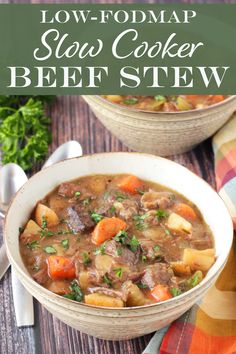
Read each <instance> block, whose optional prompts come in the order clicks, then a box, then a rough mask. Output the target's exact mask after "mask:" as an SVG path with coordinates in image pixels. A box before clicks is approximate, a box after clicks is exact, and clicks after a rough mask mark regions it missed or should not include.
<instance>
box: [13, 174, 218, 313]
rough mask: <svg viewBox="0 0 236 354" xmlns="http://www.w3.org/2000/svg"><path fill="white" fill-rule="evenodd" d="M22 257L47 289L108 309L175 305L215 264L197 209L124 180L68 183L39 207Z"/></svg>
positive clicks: (159, 189) (25, 233)
mask: <svg viewBox="0 0 236 354" xmlns="http://www.w3.org/2000/svg"><path fill="white" fill-rule="evenodd" d="M20 250H21V255H22V258H23V260H24V263H25V265H26V267H27V269H28V271H29V272H30V274H31V275H32V277H33V278H34V279H35V280H36V281H37V282H38V283H39V284H41V285H42V286H44V287H45V288H47V289H49V290H50V291H52V292H54V293H56V294H59V295H62V296H64V297H66V298H68V299H71V300H75V301H79V302H84V303H86V304H89V305H95V306H107V307H125V306H126V307H129V306H143V305H149V304H153V303H156V302H160V301H165V300H168V299H171V298H172V297H175V296H178V295H180V294H182V293H184V292H186V291H188V290H190V289H191V288H193V287H194V286H196V285H197V284H199V283H200V282H201V280H202V279H203V278H204V276H205V274H206V272H207V271H208V270H209V268H210V267H211V266H212V265H213V263H214V262H215V252H214V242H213V237H212V234H211V231H210V230H209V228H208V226H207V225H206V224H205V222H204V220H203V218H202V216H201V214H200V212H199V211H198V209H197V208H196V207H195V206H194V205H193V204H192V203H190V202H189V201H187V200H186V199H185V198H184V197H182V196H181V195H179V194H178V193H176V192H173V191H171V190H168V189H167V188H164V187H163V186H160V185H158V184H155V183H152V182H147V181H142V180H140V179H139V178H137V177H136V176H133V175H124V174H123V175H93V176H87V177H82V178H79V179H78V180H75V181H73V182H67V183H62V184H61V185H60V186H59V187H58V188H56V190H54V191H53V192H52V193H50V194H49V195H48V196H46V197H45V198H44V199H43V200H42V201H40V202H39V203H38V204H37V206H36V208H35V210H34V212H33V213H32V216H31V219H30V220H29V221H28V223H27V225H26V226H25V228H24V230H22V231H21V234H20Z"/></svg>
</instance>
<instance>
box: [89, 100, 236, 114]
mask: <svg viewBox="0 0 236 354" xmlns="http://www.w3.org/2000/svg"><path fill="white" fill-rule="evenodd" d="M86 96H91V97H95V98H96V99H97V100H99V101H101V102H102V103H104V104H107V105H108V106H110V107H111V108H113V109H115V110H116V109H117V110H121V111H123V112H124V111H128V112H132V113H142V114H145V113H147V114H148V115H151V114H153V115H166V116H168V115H169V116H173V115H175V114H177V115H178V116H179V115H180V116H185V115H190V114H192V115H193V114H194V113H200V114H201V113H203V112H208V111H210V110H212V109H214V108H217V107H219V106H224V105H226V104H227V103H228V102H231V101H234V100H235V99H236V95H229V97H227V98H225V99H224V100H223V101H221V102H218V103H214V104H212V105H210V106H208V107H205V108H198V109H190V110H188V111H176V112H163V111H157V112H155V111H149V110H144V109H138V108H132V107H130V106H129V107H125V106H123V105H119V104H118V103H113V102H111V101H109V100H107V99H106V98H104V97H102V96H101V95H86ZM194 118H195V117H194Z"/></svg>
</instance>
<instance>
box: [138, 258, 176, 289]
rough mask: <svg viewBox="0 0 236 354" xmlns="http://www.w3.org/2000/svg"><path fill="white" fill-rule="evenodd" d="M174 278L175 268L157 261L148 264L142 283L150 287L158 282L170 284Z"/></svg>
mask: <svg viewBox="0 0 236 354" xmlns="http://www.w3.org/2000/svg"><path fill="white" fill-rule="evenodd" d="M172 277H173V278H174V273H173V270H172V269H171V268H170V266H169V265H167V264H165V263H155V264H153V265H150V266H147V268H146V270H145V274H144V276H143V277H142V280H141V281H142V283H143V284H144V285H147V286H148V287H149V288H150V289H152V288H154V286H155V285H157V284H163V285H170V284H171V282H172Z"/></svg>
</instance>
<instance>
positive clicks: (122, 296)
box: [88, 287, 127, 301]
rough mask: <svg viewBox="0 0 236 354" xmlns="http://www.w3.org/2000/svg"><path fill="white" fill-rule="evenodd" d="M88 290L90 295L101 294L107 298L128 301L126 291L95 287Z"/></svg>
mask: <svg viewBox="0 0 236 354" xmlns="http://www.w3.org/2000/svg"><path fill="white" fill-rule="evenodd" d="M88 290H89V292H90V293H99V294H104V295H107V296H112V297H118V298H120V299H122V300H123V301H126V300H127V296H126V294H125V292H124V291H119V290H114V289H109V288H106V287H95V288H89V289H88Z"/></svg>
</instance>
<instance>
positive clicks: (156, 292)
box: [150, 284, 172, 302]
mask: <svg viewBox="0 0 236 354" xmlns="http://www.w3.org/2000/svg"><path fill="white" fill-rule="evenodd" d="M150 297H151V298H152V300H155V301H156V302H160V301H165V300H169V299H171V298H172V295H171V293H170V292H169V290H168V288H167V286H164V285H161V284H158V285H156V286H155V287H154V288H153V289H152V290H151V292H150Z"/></svg>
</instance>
